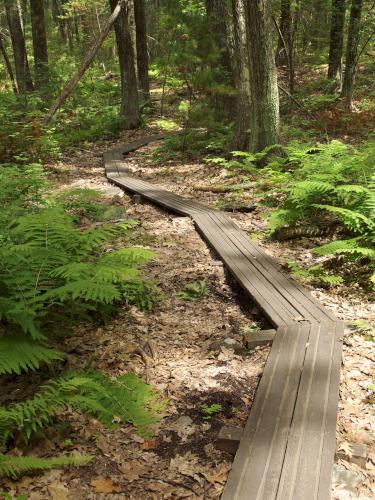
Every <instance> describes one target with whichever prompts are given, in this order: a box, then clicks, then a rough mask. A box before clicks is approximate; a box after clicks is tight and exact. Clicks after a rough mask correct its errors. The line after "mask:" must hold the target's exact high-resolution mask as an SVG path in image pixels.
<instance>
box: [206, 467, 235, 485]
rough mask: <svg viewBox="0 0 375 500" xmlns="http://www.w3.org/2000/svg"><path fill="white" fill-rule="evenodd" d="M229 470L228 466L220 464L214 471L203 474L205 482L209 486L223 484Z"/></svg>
mask: <svg viewBox="0 0 375 500" xmlns="http://www.w3.org/2000/svg"><path fill="white" fill-rule="evenodd" d="M230 468H231V465H230V464H222V465H221V466H220V467H219V468H218V469H217V470H216V471H212V472H211V473H208V474H204V476H205V478H206V479H207V481H208V482H209V483H211V484H215V483H219V484H225V483H226V480H227V476H228V472H229V470H230Z"/></svg>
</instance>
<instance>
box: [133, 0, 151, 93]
mask: <svg viewBox="0 0 375 500" xmlns="http://www.w3.org/2000/svg"><path fill="white" fill-rule="evenodd" d="M134 17H135V28H136V40H137V69H138V80H139V84H140V88H141V91H142V96H143V100H144V101H146V102H148V101H150V79H149V75H148V65H149V56H148V44H147V25H146V11H145V0H134Z"/></svg>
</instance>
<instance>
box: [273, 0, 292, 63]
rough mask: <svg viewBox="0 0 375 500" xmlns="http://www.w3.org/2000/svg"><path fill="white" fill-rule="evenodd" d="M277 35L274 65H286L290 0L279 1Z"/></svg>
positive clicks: (290, 14)
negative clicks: (279, 10)
mask: <svg viewBox="0 0 375 500" xmlns="http://www.w3.org/2000/svg"><path fill="white" fill-rule="evenodd" d="M280 9H281V12H280V24H279V37H278V42H277V53H276V65H277V66H287V65H288V57H289V56H288V54H289V46H290V43H291V35H292V17H291V16H292V11H291V0H281V3H280Z"/></svg>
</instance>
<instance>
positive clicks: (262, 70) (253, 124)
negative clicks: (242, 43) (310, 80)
mask: <svg viewBox="0 0 375 500" xmlns="http://www.w3.org/2000/svg"><path fill="white" fill-rule="evenodd" d="M244 2H245V11H246V27H247V36H248V47H249V70H250V90H251V103H252V106H251V121H250V151H252V152H257V151H261V150H262V149H264V148H265V147H266V146H270V145H272V144H276V143H277V141H278V132H279V93H278V88H277V74H276V67H275V60H274V48H273V27H272V19H271V16H270V11H269V8H270V6H269V4H268V1H267V0H244Z"/></svg>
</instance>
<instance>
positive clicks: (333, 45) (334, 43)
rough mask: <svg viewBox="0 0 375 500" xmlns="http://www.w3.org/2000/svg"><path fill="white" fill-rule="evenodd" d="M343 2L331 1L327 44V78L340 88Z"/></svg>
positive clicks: (341, 0) (343, 17)
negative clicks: (329, 29) (329, 32)
mask: <svg viewBox="0 0 375 500" xmlns="http://www.w3.org/2000/svg"><path fill="white" fill-rule="evenodd" d="M345 9H346V1H345V0H332V18H331V35H330V42H329V58H328V78H329V79H330V80H335V81H336V82H337V83H338V85H339V87H340V88H341V82H342V51H343V46H344V24H345Z"/></svg>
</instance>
